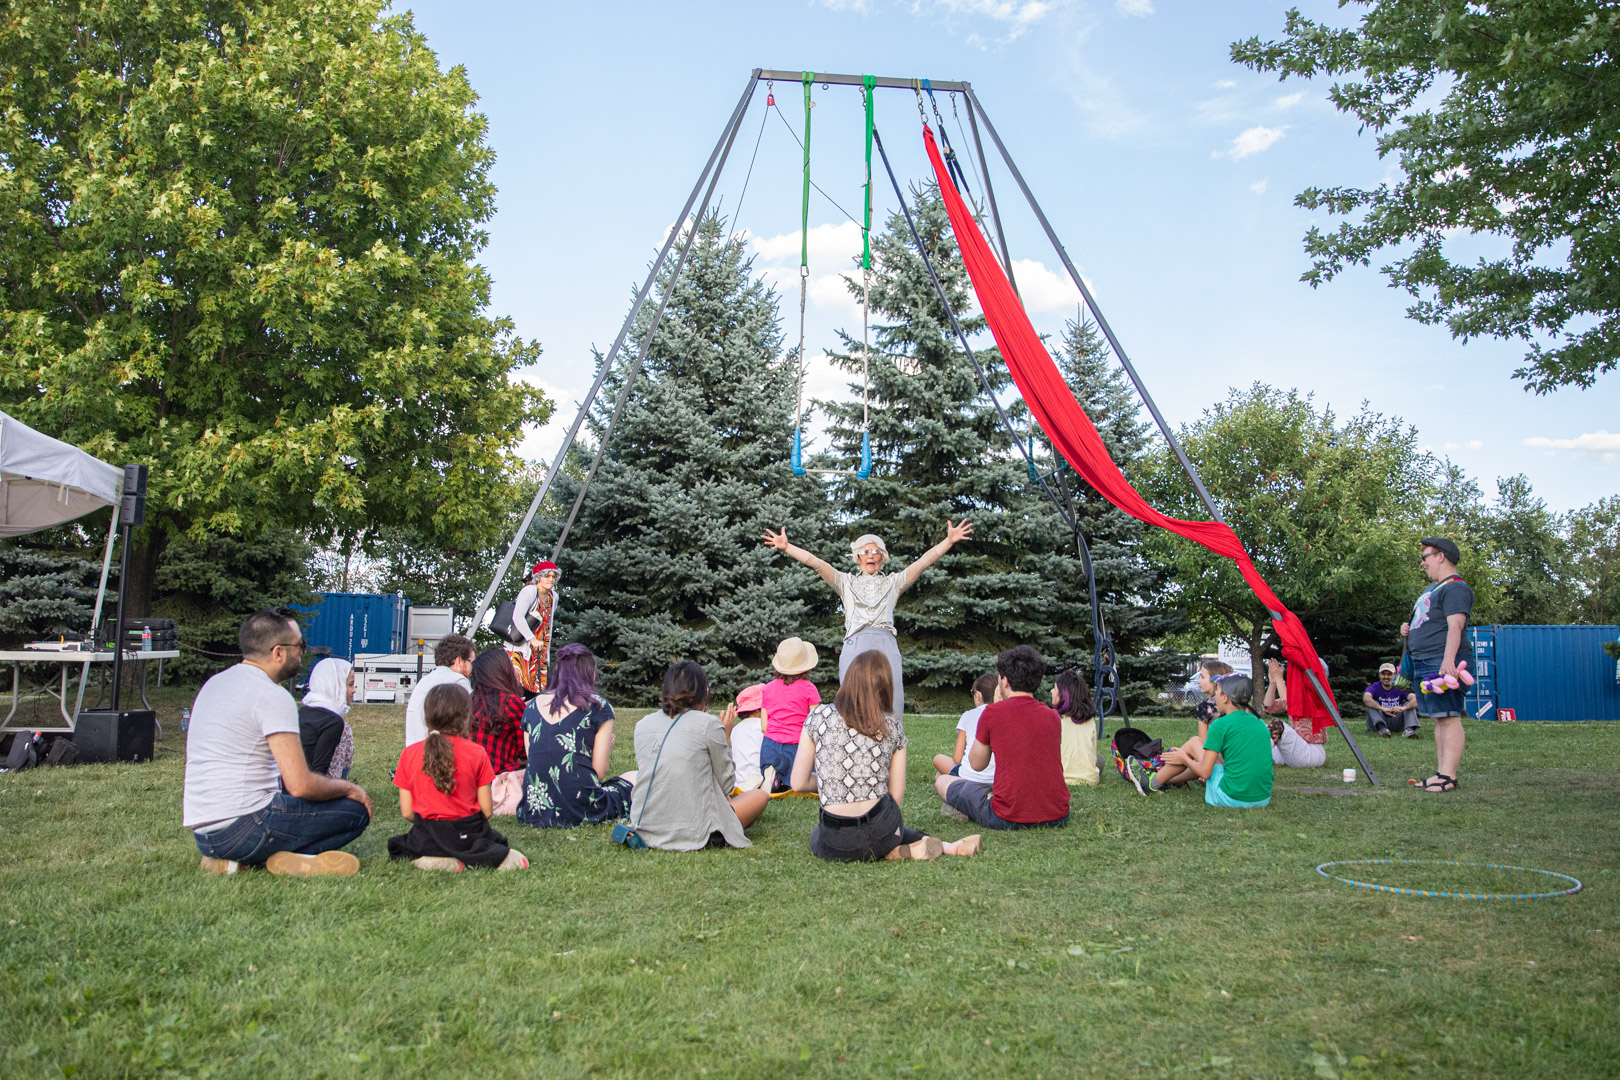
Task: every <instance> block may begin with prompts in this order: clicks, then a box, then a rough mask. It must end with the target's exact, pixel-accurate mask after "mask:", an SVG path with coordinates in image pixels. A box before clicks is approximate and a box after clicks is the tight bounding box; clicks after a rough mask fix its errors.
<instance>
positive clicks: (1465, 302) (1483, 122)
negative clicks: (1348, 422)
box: [1232, 0, 1620, 393]
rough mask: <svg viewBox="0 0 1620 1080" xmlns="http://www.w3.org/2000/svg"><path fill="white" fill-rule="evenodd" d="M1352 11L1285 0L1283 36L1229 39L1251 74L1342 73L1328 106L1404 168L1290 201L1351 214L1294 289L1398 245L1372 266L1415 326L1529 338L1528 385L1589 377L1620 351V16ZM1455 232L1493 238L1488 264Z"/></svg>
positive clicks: (1585, 9) (1427, 5)
mask: <svg viewBox="0 0 1620 1080" xmlns="http://www.w3.org/2000/svg"><path fill="white" fill-rule="evenodd" d="M1351 2H1352V0H1341V6H1349V4H1350V3H1351ZM1354 3H1355V5H1356V6H1357V7H1358V8H1360V9H1361V10H1362V12H1363V14H1362V15H1361V18H1360V21H1359V23H1358V24H1357V25H1355V26H1352V27H1345V28H1337V27H1332V26H1329V25H1326V24H1324V23H1321V22H1318V21H1315V20H1312V19H1307V18H1305V17H1303V16H1302V15H1300V13H1299V10H1298V9H1297V8H1295V9H1291V10H1290V11H1289V12H1288V13H1287V16H1286V22H1285V26H1284V35H1285V36H1284V37H1283V39H1281V40H1277V41H1265V42H1262V41H1261V40H1260V39H1259V38H1257V37H1256V38H1250V39H1248V40H1247V41H1242V42H1238V43H1236V44H1234V45H1233V46H1232V58H1233V59H1234V60H1235V61H1237V62H1238V63H1241V64H1245V65H1247V66H1249V67H1251V68H1253V69H1254V70H1256V71H1265V72H1277V73H1278V75H1279V77H1280V78H1287V77H1288V76H1290V75H1294V76H1299V77H1302V78H1307V79H1309V78H1314V77H1316V76H1318V75H1320V76H1325V77H1329V78H1334V79H1342V80H1343V81H1339V82H1335V83H1334V85H1333V87H1332V89H1331V90H1330V91H1329V95H1328V97H1329V100H1330V101H1332V102H1333V104H1334V106H1335V107H1336V108H1338V109H1339V111H1341V112H1344V113H1347V114H1349V115H1351V116H1354V117H1356V118H1357V119H1358V120H1360V121H1361V123H1362V125H1363V127H1364V128H1370V129H1371V130H1372V131H1373V132H1374V133H1375V134H1376V136H1377V143H1378V155H1379V157H1381V158H1383V157H1390V156H1393V157H1394V158H1395V160H1396V162H1397V164H1398V165H1399V168H1400V172H1401V176H1400V178H1399V179H1397V180H1395V181H1393V182H1389V183H1382V184H1379V185H1378V186H1377V187H1373V188H1357V187H1327V188H1319V187H1312V188H1309V189H1307V190H1306V191H1304V192H1302V193H1301V194H1300V195H1299V196H1298V198H1297V199H1296V200H1295V201H1296V203H1297V204H1298V205H1300V206H1302V207H1305V208H1307V209H1312V210H1324V211H1327V212H1328V213H1331V214H1334V215H1338V216H1340V217H1344V218H1347V219H1349V220H1346V221H1343V222H1341V223H1340V224H1339V227H1338V228H1337V229H1335V230H1332V231H1328V232H1324V231H1323V230H1321V229H1319V228H1316V227H1313V228H1312V229H1311V231H1310V232H1309V234H1307V236H1306V240H1305V248H1306V251H1307V252H1308V253H1309V254H1310V256H1311V258H1312V259H1313V266H1312V268H1311V270H1310V271H1309V272H1307V273H1306V274H1305V276H1304V280H1305V281H1308V282H1310V283H1311V284H1312V285H1319V284H1321V283H1322V282H1325V281H1328V280H1331V279H1332V278H1333V277H1335V276H1336V275H1337V274H1339V273H1340V272H1341V271H1342V270H1343V269H1344V268H1345V267H1346V266H1353V265H1367V264H1368V263H1369V262H1370V260H1371V259H1372V257H1373V255H1374V254H1375V253H1377V252H1379V251H1382V250H1384V249H1386V248H1400V249H1401V254H1400V255H1399V256H1398V257H1397V258H1395V259H1394V261H1393V262H1391V263H1389V264H1388V265H1386V266H1384V267H1383V272H1384V273H1385V274H1386V275H1387V276H1388V277H1389V279H1390V281H1391V282H1392V283H1393V284H1395V285H1399V286H1400V287H1402V288H1404V289H1406V290H1407V291H1408V292H1410V293H1411V294H1412V295H1413V296H1416V297H1418V298H1419V299H1418V302H1417V303H1415V304H1414V305H1413V306H1412V307H1411V308H1410V309H1409V312H1410V314H1411V316H1412V317H1413V318H1415V319H1417V320H1419V321H1421V322H1425V323H1431V324H1433V323H1445V324H1446V326H1447V327H1448V328H1449V329H1450V330H1451V333H1452V335H1453V336H1454V337H1458V338H1461V339H1463V340H1467V339H1469V338H1472V337H1477V336H1482V335H1485V336H1495V337H1503V338H1517V339H1522V340H1526V341H1529V342H1531V344H1530V346H1529V350H1528V352H1527V354H1526V357H1525V361H1526V362H1525V365H1524V366H1523V367H1521V368H1520V369H1519V370H1518V371H1516V372H1515V373H1514V374H1515V376H1516V377H1517V378H1519V379H1522V380H1523V381H1524V382H1525V384H1526V386H1527V387H1528V388H1529V389H1532V390H1535V391H1536V392H1538V393H1546V392H1548V391H1551V390H1553V389H1556V388H1557V387H1560V386H1583V387H1586V386H1591V385H1593V383H1594V382H1595V381H1596V380H1597V378H1598V376H1599V375H1600V374H1602V373H1603V372H1607V371H1611V370H1613V369H1614V367H1615V364H1616V362H1617V359H1620V228H1617V226H1620V189H1617V187H1616V184H1615V172H1616V169H1617V168H1620V132H1617V130H1616V126H1615V123H1614V118H1615V116H1617V115H1620V79H1617V78H1616V77H1615V70H1614V65H1615V54H1616V49H1617V47H1620V8H1616V6H1615V5H1613V4H1611V3H1602V2H1598V0H1523V2H1517V3H1493V4H1481V3H1472V2H1469V0H1354ZM1458 232H1461V233H1466V234H1475V235H1478V236H1486V237H1491V238H1494V239H1496V240H1498V241H1500V250H1501V254H1499V255H1496V256H1495V257H1489V258H1480V259H1478V260H1477V261H1476V262H1474V263H1472V264H1468V263H1465V262H1464V261H1463V260H1462V259H1460V258H1457V257H1455V256H1454V255H1453V254H1451V251H1454V250H1455V248H1449V245H1451V244H1452V243H1454V242H1455V241H1454V235H1455V234H1456V233H1458ZM1448 248H1449V250H1448ZM1547 341H1551V342H1552V344H1547V343H1546V342H1547Z"/></svg>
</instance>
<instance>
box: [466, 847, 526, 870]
mask: <svg viewBox="0 0 1620 1080" xmlns="http://www.w3.org/2000/svg"><path fill="white" fill-rule="evenodd" d="M452 861H454V860H452ZM528 868H529V860H528V858H527V857H525V856H524V854H523V852H521V851H519V850H518V849H517V848H507V849H506V858H504V859H502V860H501V865H499V866H497V867H496V868H495V871H496V872H497V873H499V872H500V871H502V870H527V869H528Z"/></svg>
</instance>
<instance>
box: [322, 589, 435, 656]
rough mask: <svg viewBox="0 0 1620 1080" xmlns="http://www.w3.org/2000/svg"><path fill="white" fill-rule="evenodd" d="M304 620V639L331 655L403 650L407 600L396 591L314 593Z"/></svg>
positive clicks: (407, 611)
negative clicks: (315, 601)
mask: <svg viewBox="0 0 1620 1080" xmlns="http://www.w3.org/2000/svg"><path fill="white" fill-rule="evenodd" d="M315 595H316V596H318V597H320V598H321V599H320V601H319V602H318V603H317V604H316V605H315V606H314V607H308V608H306V607H299V608H297V610H299V611H307V612H309V613H310V617H309V619H308V620H307V621H306V622H305V623H304V640H305V641H307V642H309V643H310V645H311V646H313V647H316V648H326V649H330V650H332V655H333V656H341V657H343V659H345V660H353V659H354V657H355V654H356V653H398V652H404V651H405V627H406V623H407V620H408V619H409V614H410V607H411V603H410V601H409V600H406V599H405V598H404V597H403V596H401V595H399V594H398V593H394V594H392V595H385V594H379V593H337V592H329V593H316V594H315Z"/></svg>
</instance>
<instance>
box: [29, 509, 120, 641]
mask: <svg viewBox="0 0 1620 1080" xmlns="http://www.w3.org/2000/svg"><path fill="white" fill-rule="evenodd" d="M106 517H107V515H106V514H105V513H102V514H97V515H95V516H94V517H92V518H90V519H89V520H90V521H91V522H96V523H99V524H101V526H102V527H101V528H100V529H97V528H96V527H95V524H88V525H87V524H86V523H84V522H70V523H68V524H66V525H58V526H57V527H56V528H54V529H45V530H44V531H42V532H37V533H30V534H28V535H26V536H16V537H10V538H7V539H5V540H0V641H3V642H4V643H5V644H6V645H8V646H11V647H16V646H18V645H21V644H22V643H23V642H25V641H32V640H36V639H39V638H45V637H55V636H58V635H62V634H84V633H88V632H89V630H90V613H91V612H92V610H94V608H95V603H96V585H97V583H98V581H99V580H100V576H101V552H102V547H101V545H102V544H103V543H105V542H106V533H107V529H106ZM98 533H99V534H100V535H99V536H98V535H97V534H98ZM116 572H117V570H116V566H115V567H114V574H115V575H116ZM115 580H116V579H115Z"/></svg>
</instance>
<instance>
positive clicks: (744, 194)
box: [731, 109, 771, 232]
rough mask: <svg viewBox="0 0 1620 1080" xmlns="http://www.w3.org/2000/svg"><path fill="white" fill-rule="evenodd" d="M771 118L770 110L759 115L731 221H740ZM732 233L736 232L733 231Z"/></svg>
mask: <svg viewBox="0 0 1620 1080" xmlns="http://www.w3.org/2000/svg"><path fill="white" fill-rule="evenodd" d="M770 118H771V110H769V109H766V110H765V111H764V112H762V113H760V114H759V134H758V135H756V136H754V152H753V154H752V155H751V156H750V157H749V158H748V172H747V174H746V175H745V176H744V177H743V186H742V194H740V195H738V196H737V209H736V210H735V211H733V213H732V218H731V220H732V221H741V220H742V207H743V200H744V199H746V198H748V181H750V180H752V179H753V178H754V161H755V160H756V159H757V158H758V157H759V144H760V140H762V139H764V138H765V122H766V121H767V120H769V119H770ZM732 231H733V232H735V231H736V230H735V229H733V230H732Z"/></svg>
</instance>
